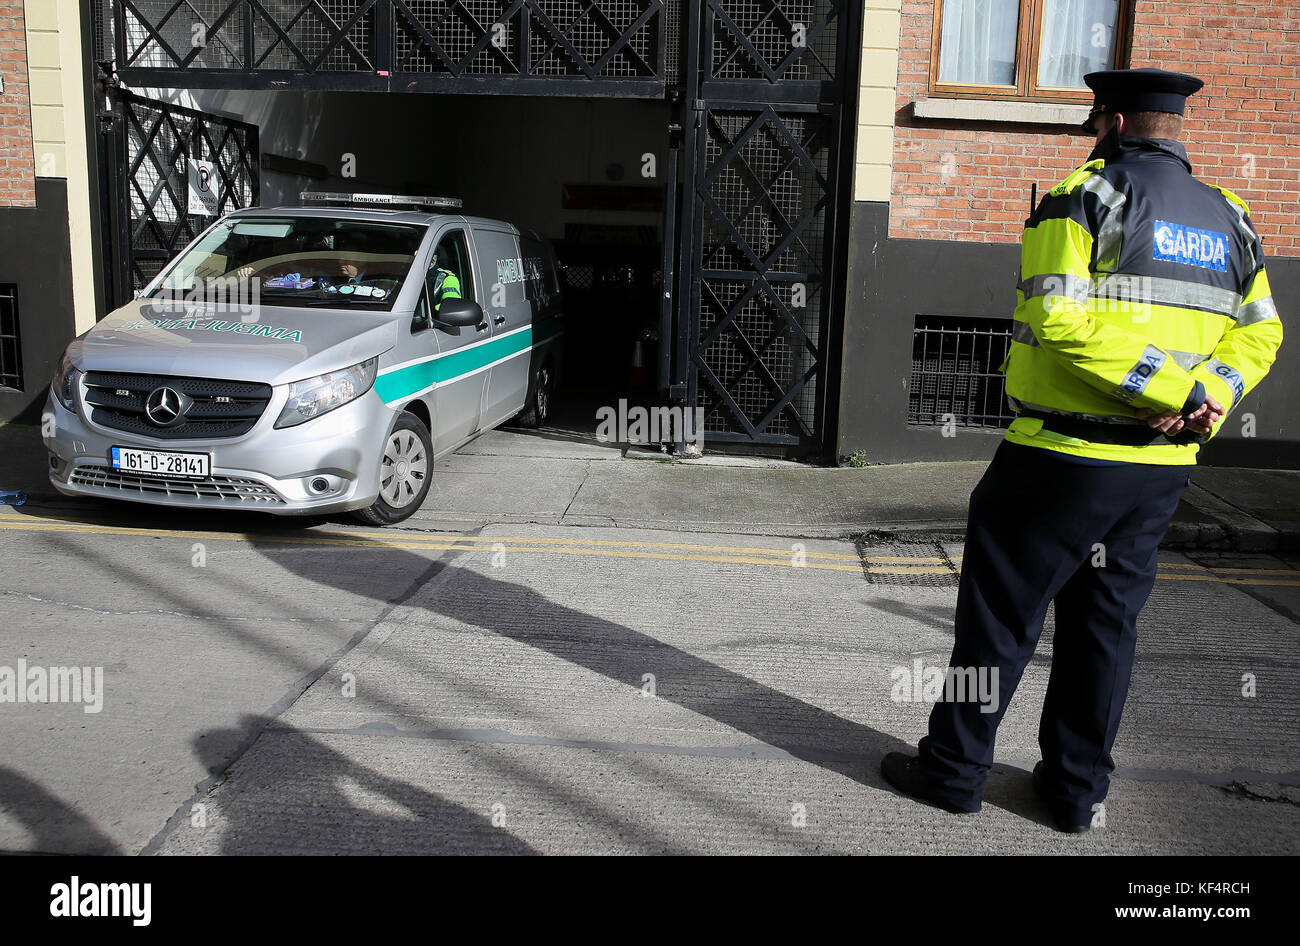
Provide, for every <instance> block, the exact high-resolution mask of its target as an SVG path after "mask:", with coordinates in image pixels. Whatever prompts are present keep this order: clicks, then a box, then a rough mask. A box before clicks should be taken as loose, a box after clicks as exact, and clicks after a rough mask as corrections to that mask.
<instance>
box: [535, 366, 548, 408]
mask: <svg viewBox="0 0 1300 946" xmlns="http://www.w3.org/2000/svg"><path fill="white" fill-rule="evenodd" d="M550 410H551V373H550V371H548V370H547V369H545V368H543V369H542V370H541V371H540V372H538V375H537V419H538V420H539V421H543V420H546V418H547V417H548V416H549V415H550Z"/></svg>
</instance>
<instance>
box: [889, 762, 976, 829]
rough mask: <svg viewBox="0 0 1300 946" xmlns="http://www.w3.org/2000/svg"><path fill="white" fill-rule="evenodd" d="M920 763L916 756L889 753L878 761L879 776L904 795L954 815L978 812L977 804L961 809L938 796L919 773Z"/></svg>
mask: <svg viewBox="0 0 1300 946" xmlns="http://www.w3.org/2000/svg"><path fill="white" fill-rule="evenodd" d="M920 762H921V760H920V758H919V757H918V756H914V755H907V754H906V753H903V752H891V753H889V754H888V755H886V756H885V757H884V758H883V759H881V760H880V774H881V775H883V776H884V777H885V781H886V782H888V783H889V784H890V785H892V786H894V788H896V789H898V790H899V791H900V792H902V793H903V794H904V795H907V796H908V797H910V798H915V799H916V800H917V801H923V802H925V803H926V804H930V805H934V807H936V808H942V809H943V810H944V811H948V812H951V813H952V814H954V815H972V814H974V813H975V812H977V811H979V810H980V806H979V804H978V803H976V805H975V807H974V808H962V807H960V806H958V805H955V804H953V803H952V802H950V801H948V799H946V798H944V797H943V796H942V795H940V794H939V792H938V789H937V788H936V786H935V784H934V781H933V780H932V779H931V778H930V777H929V776H928V775H926V774H925V773H924V772H922V771H921V765H920Z"/></svg>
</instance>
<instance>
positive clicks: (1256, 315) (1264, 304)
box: [1237, 296, 1277, 325]
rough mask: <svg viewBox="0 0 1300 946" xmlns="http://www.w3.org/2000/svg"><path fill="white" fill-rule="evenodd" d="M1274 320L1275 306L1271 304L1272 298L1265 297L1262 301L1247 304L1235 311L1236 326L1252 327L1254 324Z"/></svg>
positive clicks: (1275, 314)
mask: <svg viewBox="0 0 1300 946" xmlns="http://www.w3.org/2000/svg"><path fill="white" fill-rule="evenodd" d="M1275 318H1277V306H1276V305H1274V304H1273V297H1272V296H1265V297H1264V298H1263V299H1256V300H1255V301H1254V302H1247V303H1246V304H1245V305H1244V306H1242V307H1241V308H1240V309H1238V310H1237V324H1238V325H1254V324H1255V323H1256V322H1265V321H1267V320H1269V319H1275Z"/></svg>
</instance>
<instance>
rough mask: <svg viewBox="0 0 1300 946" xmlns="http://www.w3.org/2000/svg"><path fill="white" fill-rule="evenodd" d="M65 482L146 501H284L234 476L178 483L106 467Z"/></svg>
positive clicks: (84, 469) (89, 468)
mask: <svg viewBox="0 0 1300 946" xmlns="http://www.w3.org/2000/svg"><path fill="white" fill-rule="evenodd" d="M68 482H69V483H70V484H71V485H73V486H84V487H87V488H90V489H94V490H98V491H100V492H101V493H103V494H104V495H108V496H111V495H113V494H114V493H117V494H135V495H137V496H143V497H147V498H150V499H179V500H186V499H191V500H208V501H211V500H217V501H221V502H228V503H230V504H231V505H250V506H283V505H284V500H283V499H281V498H280V496H279V494H277V493H276V491H275V490H273V489H271V487H269V486H267V485H265V484H264V483H259V482H258V481H257V480H250V479H244V478H242V477H236V476H208V477H203V478H202V479H193V480H187V479H179V478H173V477H166V476H139V475H137V474H135V473H124V472H122V471H121V470H114V469H113V468H112V467H107V466H94V465H85V466H79V467H76V468H75V469H73V471H72V475H71V476H70V477H69V478H68Z"/></svg>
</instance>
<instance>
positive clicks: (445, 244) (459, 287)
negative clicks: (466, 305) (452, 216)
mask: <svg viewBox="0 0 1300 946" xmlns="http://www.w3.org/2000/svg"><path fill="white" fill-rule="evenodd" d="M429 274H430V277H431V279H432V287H431V288H432V290H433V294H434V297H433V299H432V300H431V301H432V303H433V310H434V311H435V312H437V311H438V309H439V308H441V306H442V301H443V300H444V299H470V300H473V299H474V269H473V267H472V266H470V261H469V248H468V247H467V246H466V245H465V231H464V230H453V231H451V232H450V233H448V234H445V235H444V236H443V238H442V239H441V240H439V241H438V246H437V248H436V249H435V250H434V251H433V259H431V260H430V261H429Z"/></svg>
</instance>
